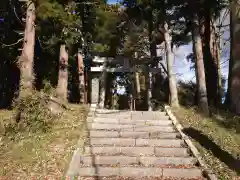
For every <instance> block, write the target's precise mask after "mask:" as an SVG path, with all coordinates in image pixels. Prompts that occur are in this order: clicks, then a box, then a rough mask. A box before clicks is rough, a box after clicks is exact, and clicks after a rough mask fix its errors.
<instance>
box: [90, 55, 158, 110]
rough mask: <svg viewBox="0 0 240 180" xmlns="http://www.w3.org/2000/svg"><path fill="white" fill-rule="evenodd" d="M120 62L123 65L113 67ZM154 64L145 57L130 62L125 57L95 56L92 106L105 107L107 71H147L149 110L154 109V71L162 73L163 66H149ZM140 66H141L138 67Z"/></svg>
mask: <svg viewBox="0 0 240 180" xmlns="http://www.w3.org/2000/svg"><path fill="white" fill-rule="evenodd" d="M117 64H119V65H120V66H121V67H117V68H111V67H109V65H111V66H116V65H117ZM151 64H152V60H151V59H150V58H144V59H142V60H140V61H137V63H135V64H134V65H133V64H130V60H129V59H127V58H123V57H116V58H105V57H95V58H94V59H93V61H92V67H91V69H90V80H91V83H90V86H91V87H90V89H91V90H90V92H91V106H92V107H98V108H102V109H103V108H104V104H105V102H104V101H105V95H106V82H105V80H106V76H107V73H117V72H124V73H134V72H145V73H146V74H148V76H149V84H148V110H149V111H152V109H153V108H152V103H151V99H152V73H160V72H161V71H162V69H161V68H157V67H149V66H150V65H151ZM136 66H139V67H136Z"/></svg>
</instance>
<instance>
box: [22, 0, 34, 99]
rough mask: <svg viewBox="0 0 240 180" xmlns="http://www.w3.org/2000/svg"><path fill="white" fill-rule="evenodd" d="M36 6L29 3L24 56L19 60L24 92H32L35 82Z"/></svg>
mask: <svg viewBox="0 0 240 180" xmlns="http://www.w3.org/2000/svg"><path fill="white" fill-rule="evenodd" d="M35 13H36V12H35V4H34V2H32V1H27V15H26V26H25V31H24V43H23V50H22V54H21V56H20V58H19V63H20V72H21V89H20V96H21V95H22V93H23V92H22V91H23V90H24V91H25V90H26V91H30V92H31V90H32V86H33V81H34V72H33V66H34V47H35V20H36V14H35Z"/></svg>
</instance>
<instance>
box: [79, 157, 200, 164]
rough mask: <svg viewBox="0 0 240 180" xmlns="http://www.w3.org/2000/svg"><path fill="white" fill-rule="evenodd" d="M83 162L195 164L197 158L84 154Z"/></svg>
mask: <svg viewBox="0 0 240 180" xmlns="http://www.w3.org/2000/svg"><path fill="white" fill-rule="evenodd" d="M81 163H82V164H84V165H87V166H93V165H117V164H119V165H143V166H150V165H183V166H184V165H195V164H196V159H195V158H192V157H188V158H184V157H151V156H140V157H134V156H83V157H81Z"/></svg>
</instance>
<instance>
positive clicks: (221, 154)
mask: <svg viewBox="0 0 240 180" xmlns="http://www.w3.org/2000/svg"><path fill="white" fill-rule="evenodd" d="M183 132H184V133H185V134H186V135H188V136H189V137H191V138H193V139H194V140H195V141H197V142H198V143H199V144H201V145H202V146H203V147H204V148H206V149H207V150H209V151H211V152H212V154H213V155H214V156H215V157H217V158H218V159H219V160H220V161H222V162H224V163H225V164H226V165H227V166H228V167H229V168H230V169H232V170H233V171H235V172H236V173H237V174H238V175H240V160H239V159H236V158H234V157H233V156H232V155H231V154H229V153H228V152H226V151H224V150H222V149H221V148H220V147H219V146H218V145H217V144H215V143H214V142H213V141H212V140H210V139H209V138H208V137H207V136H206V135H204V134H202V132H200V131H198V130H196V129H194V128H185V129H183Z"/></svg>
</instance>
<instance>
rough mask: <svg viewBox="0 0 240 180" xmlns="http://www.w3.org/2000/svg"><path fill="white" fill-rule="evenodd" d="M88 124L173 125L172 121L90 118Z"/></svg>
mask: <svg viewBox="0 0 240 180" xmlns="http://www.w3.org/2000/svg"><path fill="white" fill-rule="evenodd" d="M88 122H94V123H106V124H126V125H129V124H132V125H162V126H164V125H172V121H171V120H128V119H114V118H111V119H109V118H91V119H90V118H89V119H88Z"/></svg>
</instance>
